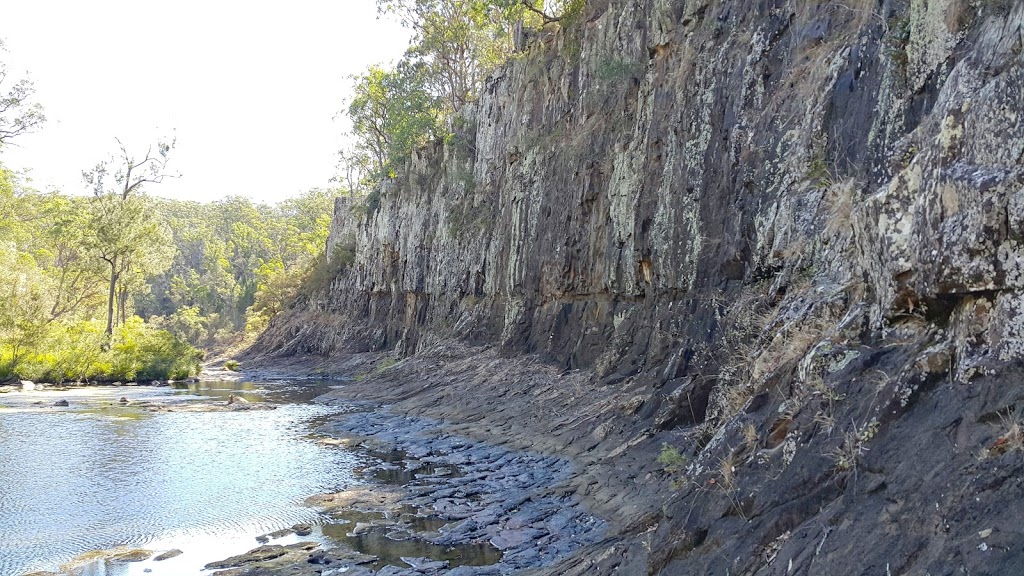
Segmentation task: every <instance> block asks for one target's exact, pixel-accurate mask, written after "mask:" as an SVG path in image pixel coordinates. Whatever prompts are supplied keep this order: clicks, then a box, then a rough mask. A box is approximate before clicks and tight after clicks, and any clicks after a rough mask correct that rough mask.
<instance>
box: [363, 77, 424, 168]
mask: <svg viewBox="0 0 1024 576" xmlns="http://www.w3.org/2000/svg"><path fill="white" fill-rule="evenodd" d="M425 78H426V76H425V74H424V67H423V66H419V65H415V64H410V63H408V62H403V63H401V64H400V65H399V66H398V67H396V68H395V69H394V70H385V69H383V68H381V67H378V66H371V67H370V68H369V69H368V70H367V71H366V73H365V74H363V75H361V76H358V77H356V83H355V86H354V89H353V92H354V96H353V98H352V102H351V103H350V104H349V106H348V115H349V117H350V118H351V119H352V130H353V132H354V133H355V134H356V135H357V146H358V147H360V148H362V149H363V150H364V151H365V152H366V153H367V154H369V155H370V156H372V157H373V159H374V163H375V169H376V176H378V177H385V176H394V170H395V168H396V166H397V165H398V164H400V163H401V162H403V161H404V160H406V159H407V158H408V157H409V154H411V153H412V151H413V150H414V149H415V148H416V147H417V146H421V145H423V144H424V143H426V142H427V141H428V140H430V139H432V138H435V137H437V136H438V135H439V134H440V132H441V128H440V108H439V101H438V98H437V97H435V96H433V95H432V94H431V92H430V91H429V90H428V88H427V86H426V83H425Z"/></svg>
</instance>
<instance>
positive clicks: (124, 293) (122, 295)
mask: <svg viewBox="0 0 1024 576" xmlns="http://www.w3.org/2000/svg"><path fill="white" fill-rule="evenodd" d="M127 306H128V289H127V288H125V287H123V286H122V287H121V289H120V290H118V291H117V325H118V326H124V323H125V320H127V318H128V316H127V315H126V314H125V308H127Z"/></svg>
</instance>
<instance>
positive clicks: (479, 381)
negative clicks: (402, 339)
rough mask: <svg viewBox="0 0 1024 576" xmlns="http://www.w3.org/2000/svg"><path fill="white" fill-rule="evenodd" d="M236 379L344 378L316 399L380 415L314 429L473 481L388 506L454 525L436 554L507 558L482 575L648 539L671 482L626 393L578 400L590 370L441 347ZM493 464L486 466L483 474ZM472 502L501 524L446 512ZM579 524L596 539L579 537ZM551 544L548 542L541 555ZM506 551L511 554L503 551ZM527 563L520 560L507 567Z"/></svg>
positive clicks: (263, 366)
mask: <svg viewBox="0 0 1024 576" xmlns="http://www.w3.org/2000/svg"><path fill="white" fill-rule="evenodd" d="M246 373H247V374H248V375H251V376H254V377H259V378H273V377H275V376H276V377H283V376H285V375H286V374H291V375H293V376H302V375H306V376H309V377H314V376H323V375H325V374H326V375H330V376H333V377H336V378H339V379H343V380H344V382H345V384H344V385H343V386H341V387H339V388H337V389H335V390H334V391H332V392H331V393H329V394H328V395H326V396H324V397H322V398H320V399H319V401H321V402H325V403H352V402H358V403H365V404H368V405H377V404H380V405H384V406H386V408H385V409H384V410H383V411H382V410H375V411H372V412H365V413H359V414H350V415H345V416H342V417H341V418H338V419H335V420H334V421H332V422H331V423H330V424H328V425H326V426H325V427H324V431H325V432H326V433H328V434H330V435H331V436H334V437H338V438H341V439H343V440H344V441H345V442H347V443H354V444H358V445H362V446H364V447H367V448H370V449H373V450H374V452H375V453H377V454H387V453H393V452H395V451H399V452H405V453H406V454H407V458H408V460H406V459H403V463H401V464H400V468H401V470H404V471H405V472H408V471H409V470H410V468H412V469H413V470H414V469H415V468H414V467H415V466H419V465H422V464H423V463H424V462H427V463H430V464H431V465H432V466H438V465H439V466H442V467H448V466H454V467H459V468H463V467H465V466H466V463H467V462H469V463H472V466H473V467H471V468H468V469H463V470H462V473H463V475H464V476H463V477H464V478H465V477H470V476H472V478H473V482H481V483H482V484H481V485H480V486H473V487H472V488H471V489H467V488H466V487H465V486H463V483H464V482H466V480H463V479H461V478H438V479H437V481H436V482H430V484H429V485H428V486H426V487H422V488H419V489H417V490H416V491H413V492H411V493H409V494H407V495H404V496H403V498H402V500H401V502H402V503H403V504H411V505H414V506H417V507H420V508H421V509H423V508H426V509H432V510H433V511H435V512H441V513H444V512H455V513H456V516H455V517H454V519H457V520H459V522H460V523H459V524H457V525H456V527H455V528H454V530H453V529H451V528H449V529H448V531H447V532H446V533H444V535H443V537H442V538H441V539H437V538H435V539H434V541H436V542H439V543H448V542H465V541H488V542H491V543H494V544H496V545H499V547H502V546H506V548H505V550H504V551H505V557H504V558H506V559H507V560H504V562H505V564H503V565H502V566H500V567H498V570H499V572H495V573H507V572H508V571H510V570H511V571H516V570H527V569H528V570H530V573H531V574H533V573H537V574H561V573H563V571H564V570H566V569H567V568H566V567H567V566H569V565H574V566H575V567H576V568H575V569H577V570H580V571H581V572H580V573H586V570H587V569H589V567H590V566H592V565H595V564H596V563H600V562H602V561H603V558H604V557H606V556H609V555H611V554H612V553H614V551H615V549H616V548H615V545H616V542H618V541H619V540H622V539H625V538H628V537H630V536H632V535H636V534H641V533H643V532H644V531H645V530H648V529H649V528H650V527H651V524H652V522H651V518H652V517H654V515H656V514H657V513H658V512H659V510H660V509H661V507H662V504H663V503H664V502H666V501H668V500H670V499H672V498H673V494H674V491H673V490H671V488H670V483H671V479H670V478H668V476H667V475H666V474H664V473H663V472H662V471H661V467H660V466H659V465H658V464H657V463H656V458H657V448H658V447H657V446H655V445H654V444H653V443H652V442H647V443H646V444H645V443H644V441H645V440H649V439H650V436H651V433H650V432H649V431H647V430H645V429H643V428H640V427H638V425H637V424H635V423H636V422H637V421H638V420H637V419H636V418H634V417H633V416H634V413H635V411H636V409H637V408H638V407H639V404H638V401H637V398H638V397H639V396H638V393H637V391H630V390H628V389H622V388H619V389H615V390H608V393H606V394H604V393H603V394H600V395H598V394H593V393H588V390H590V388H589V384H588V383H589V381H590V378H591V377H592V376H591V374H590V373H589V372H585V371H569V372H566V371H563V370H560V369H558V368H557V367H554V366H552V365H550V364H546V363H544V362H542V361H541V359H539V358H537V357H532V356H526V357H515V358H508V357H503V356H502V355H501V354H500V353H499V352H498V351H497V350H496V349H491V348H478V347H472V346H468V345H465V344H462V343H457V342H446V343H445V344H444V345H442V346H437V347H435V348H432V349H430V350H426V351H422V352H421V353H419V354H417V355H415V356H413V357H409V358H405V359H403V360H401V361H396V360H394V359H393V358H391V357H390V356H388V355H383V354H372V353H364V354H349V355H337V356H333V357H316V356H313V357H290V358H275V359H274V360H273V361H272V362H271V361H265V360H264V361H261V360H251V361H249V362H248V363H247V364H246ZM591 392H592V391H591ZM499 454H500V455H513V454H514V455H517V456H514V457H513V458H521V459H522V460H521V461H517V462H516V463H514V464H513V465H512V468H511V469H512V470H518V472H516V473H515V474H512V475H511V476H510V472H509V470H508V469H507V468H508V463H507V462H505V461H504V460H503V456H495V455H499ZM494 465H497V466H498V468H497V469H493V468H488V466H494ZM467 470H468V471H469V473H468V474H467ZM521 474H526V475H527V477H529V478H530V479H531V480H529V481H527V484H526V485H525V486H520V487H516V486H504V487H499V486H490V484H492V483H493V482H494V481H495V480H494V479H502V480H503V479H504V478H506V477H512V478H515V477H517V476H519V475H521ZM523 480H524V481H526V477H524V478H523ZM531 482H532V483H531ZM482 493H484V494H490V495H491V496H488V498H497V499H499V500H500V499H502V498H504V499H506V500H504V502H505V503H506V507H505V509H504V512H505V513H506V514H505V515H504V516H501V515H500V514H499V515H495V508H494V506H496V507H497V509H498V510H501V509H502V505H499V504H496V503H495V502H494V501H490V503H491V504H494V506H492V507H491V508H488V506H483V507H481V505H480V503H479V502H473V501H467V500H465V499H463V500H462V501H459V502H458V503H455V504H452V503H451V502H449V499H450V497H451V496H457V497H458V496H465V495H467V494H468V495H470V496H473V497H475V498H479V497H480V494H482ZM517 497H518V498H520V499H521V498H523V497H525V498H526V499H525V500H524V501H523V502H529V506H528V507H527V508H528V511H527V512H525V513H523V511H522V509H521V508H522V506H521V505H522V502H520V503H519V505H517V504H516V503H515V499H516V498H517ZM509 502H511V503H512V506H511V507H510V508H509V507H507V504H508V503H509ZM485 510H486V511H485ZM508 512H511V513H508ZM459 514H462V515H465V516H464V517H459ZM517 514H519V515H517ZM481 515H482V516H481ZM534 516H536V517H535V518H534ZM523 518H526V519H527V520H529V521H528V522H524V521H523V520H522V519H523ZM549 518H555V519H556V520H555V522H556V523H559V522H561V521H562V520H565V522H566V525H565V526H564V527H563V528H565V527H568V532H571V531H573V530H580V531H582V535H581V534H568V533H567V534H562V533H561V531H556V533H554V534H553V533H552V532H550V531H549V530H548V528H549V527H548V525H547V524H548V522H550V520H549ZM591 523H592V524H593V525H594V526H600V528H599V529H596V528H587V526H588V525H589V524H591ZM469 527H473V528H469ZM545 530H548V531H545ZM467 537H468V538H469V540H466V538H467ZM552 539H554V540H557V541H558V544H556V545H555V546H554V548H551V547H550V542H551V540H552ZM510 542H514V543H515V545H514V546H511V547H508V545H509V543H510ZM599 542H601V543H603V544H602V545H600V546H599V545H598V543H599ZM526 557H529V558H530V561H529V562H519V561H517V558H526ZM638 569H639V568H638ZM387 573H389V574H390V573H391V572H387ZM395 573H396V574H397V573H401V572H395ZM409 573H413V572H409ZM459 573H463V572H459ZM464 573H466V574H470V573H483V574H486V573H490V572H486V571H483V572H472V571H468V570H467V571H466V572H464Z"/></svg>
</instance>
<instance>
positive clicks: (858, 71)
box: [262, 0, 1024, 574]
mask: <svg viewBox="0 0 1024 576" xmlns="http://www.w3.org/2000/svg"><path fill="white" fill-rule="evenodd" d="M1022 52H1024V2H1020V1H1012V0H995V1H986V2H982V1H978V0H899V1H896V0H881V1H873V0H845V1H831V2H812V1H800V0H774V1H773V0H764V1H756V2H746V1H739V0H651V1H646V2H642V1H627V0H590V1H589V2H588V3H587V8H586V11H585V15H584V17H583V18H582V19H581V21H580V22H577V23H575V24H573V25H571V26H568V27H567V28H566V29H565V30H563V31H561V32H559V33H557V34H553V35H546V36H544V37H543V38H540V39H537V40H535V41H534V43H533V44H531V46H530V47H529V49H528V50H527V52H526V53H524V54H522V55H520V56H519V57H517V58H516V59H514V60H513V61H512V62H511V63H509V64H508V65H507V66H506V67H505V68H503V69H502V70H501V71H500V72H499V73H498V74H497V75H496V76H495V77H494V78H492V79H491V80H489V81H488V83H487V86H486V89H485V90H484V91H483V94H482V96H481V98H480V100H479V102H477V103H476V104H475V105H474V106H473V107H472V108H471V109H467V110H465V111H464V112H463V114H462V116H461V117H460V118H458V119H456V121H455V122H454V123H453V132H454V136H453V137H452V138H451V139H450V140H449V141H448V142H447V143H444V144H441V143H437V144H434V145H433V146H431V147H428V148H426V149H422V150H419V151H417V152H416V154H415V155H414V158H413V160H412V161H411V162H410V163H409V165H408V166H406V167H405V169H404V170H403V171H402V172H401V173H400V174H399V176H398V177H397V178H395V179H393V180H391V181H388V182H385V183H383V184H381V186H380V188H379V190H378V192H379V205H377V206H375V207H372V209H366V207H363V206H361V205H360V206H355V205H352V204H351V203H350V202H349V201H348V200H347V199H339V201H338V204H337V206H336V213H335V219H334V223H333V228H332V234H331V239H330V249H331V251H332V252H336V251H338V250H343V251H348V252H349V253H350V254H351V255H352V263H351V265H349V266H348V267H347V268H346V269H345V271H344V272H342V273H341V274H339V276H338V278H337V279H336V280H335V282H334V283H333V285H332V286H331V289H330V290H329V292H328V293H326V294H322V295H321V296H320V297H318V298H317V299H315V300H313V301H310V302H307V303H304V304H303V305H302V306H301V307H300V308H298V309H296V310H293V311H292V312H291V313H290V314H288V315H286V316H285V317H283V318H280V319H278V320H277V321H275V323H274V324H273V325H272V326H271V328H270V329H269V330H268V332H267V333H266V334H265V335H264V338H263V343H262V345H263V346H265V347H270V348H273V349H274V350H275V351H276V352H277V353H280V354H300V353H318V354H332V353H340V352H351V351H365V350H394V351H396V352H397V353H398V354H400V355H409V354H413V353H415V352H417V351H420V350H426V349H428V348H431V347H432V346H435V345H437V344H439V343H443V342H445V341H448V340H450V339H460V340H465V341H467V342H469V343H471V344H482V345H496V346H498V347H499V348H500V349H501V351H502V353H503V354H506V355H520V354H539V355H541V356H542V357H544V358H546V359H548V360H549V361H551V362H552V363H555V364H557V365H560V366H562V367H564V368H566V369H575V368H584V369H587V370H589V374H590V376H589V382H590V388H589V390H590V392H589V394H591V395H602V394H603V395H607V396H608V397H609V398H618V397H619V396H626V397H628V400H626V401H623V402H622V403H621V404H616V403H615V402H609V403H608V404H609V406H608V407H607V408H602V410H603V411H602V412H601V413H600V414H599V415H596V416H591V415H589V414H588V416H587V417H586V418H587V419H585V420H583V421H582V423H581V424H579V425H580V426H583V425H584V424H585V425H587V426H590V428H591V429H592V430H593V431H594V434H595V435H596V436H595V437H596V438H598V440H596V441H595V444H594V445H593V446H589V447H588V448H587V451H591V450H592V451H593V454H594V455H595V456H594V458H597V457H598V456H596V455H598V454H600V455H603V456H601V457H603V458H607V460H608V462H609V464H608V466H610V467H611V468H610V469H616V468H615V467H616V466H619V465H620V463H621V462H624V461H625V460H622V459H623V458H626V459H628V462H629V466H631V467H633V469H635V471H636V474H638V475H641V476H642V477H644V478H647V479H648V480H647V481H648V482H654V483H657V482H662V483H663V484H664V486H663V495H664V498H665V499H666V500H665V502H664V504H663V506H662V508H661V510H662V512H661V513H660V514H659V515H655V516H652V517H650V518H647V517H645V518H644V519H643V522H640V521H639V520H637V519H634V520H637V522H639V523H638V524H636V525H637V526H639V528H636V529H635V533H629V534H625V535H623V539H622V540H621V541H617V542H615V543H609V544H607V546H606V547H605V548H603V549H599V550H597V549H595V551H594V556H593V557H591V558H587V559H580V558H577V559H576V560H574V561H572V562H568V563H566V564H565V565H562V566H560V567H559V568H557V569H556V570H555V571H554V572H552V573H564V574H598V573H612V572H613V571H615V570H620V572H621V571H624V572H621V573H645V572H646V573H664V574H689V573H715V574H719V573H726V570H728V571H729V572H728V573H731V574H755V573H756V574H774V573H778V574H782V573H808V574H841V573H849V574H855V573H861V569H862V571H863V573H872V574H876V573H877V574H883V573H892V574H897V573H901V574H917V573H925V572H928V573H932V574H939V573H942V574H945V573H990V574H1000V573H1007V574H1008V573H1014V572H1013V567H1014V566H1016V567H1018V568H1019V566H1020V565H1021V562H1024V558H1022V557H1021V556H1020V553H1019V552H1014V550H1017V551H1019V550H1020V549H1022V548H1021V546H1020V544H1024V533H1022V532H1021V530H1020V529H1019V528H1018V527H1015V526H1016V525H1015V524H1014V521H1013V518H1014V517H1015V515H1017V514H1019V513H1024V511H1022V510H1020V509H1019V504H1017V502H1019V501H1020V498H1019V496H1020V484H1019V482H1017V483H1016V484H1014V483H1013V481H1012V480H1011V479H1012V478H1013V477H1014V475H1015V474H1017V473H1018V472H1020V470H1021V462H1020V456H1019V454H1020V451H1019V450H1024V449H1022V448H1020V447H1021V446H1024V436H1022V435H1021V434H1020V433H1019V432H1016V433H1015V432H1013V430H1018V431H1019V429H1020V425H1019V423H1018V425H1017V427H1016V428H1014V422H1016V421H1017V420H1015V419H1016V418H1018V416H1017V414H1018V413H1019V412H1020V409H1021V408H1024V387H1022V386H1021V382H1022V380H1021V374H1024V370H1021V366H1022V358H1024V66H1022V65H1024V56H1022ZM577 385H578V382H577ZM570 409H571V407H570ZM591 418H592V419H591ZM599 430H600V434H598V431H599ZM664 444H667V445H669V446H670V447H675V448H676V449H678V450H679V451H680V453H681V455H682V456H684V457H685V458H686V459H687V460H686V469H685V471H682V472H669V471H666V470H664V469H663V468H664V467H662V466H660V465H659V464H657V463H656V461H655V456H656V455H657V454H658V452H659V450H660V447H661V446H662V445H664ZM1007 446H1010V448H1008V447H1007ZM1013 454H1016V456H1013ZM1001 458H1003V459H1001ZM606 472H607V471H606ZM607 473H609V474H612V475H613V476H614V474H615V473H613V472H607ZM623 474H624V473H623ZM623 477H625V476H623ZM617 478H618V477H617ZM629 478H633V477H632V476H629ZM652 478H653V479H652ZM619 480H622V478H619ZM622 481H625V480H622ZM629 481H630V482H632V481H633V480H629ZM637 482H639V481H637ZM659 485H660V484H659ZM670 485H671V486H672V487H671V488H670V487H669V486H670ZM680 486H682V487H680ZM639 490H640V491H641V492H644V491H645V490H646V491H648V492H644V493H645V494H648V497H650V494H651V492H649V490H650V488H649V487H646V488H641V489H639ZM850 526H855V527H856V529H855V530H854V529H849V527H850ZM993 527H994V530H995V532H993V531H992V530H993ZM645 530H647V532H645ZM843 530H845V531H843ZM986 531H987V532H986ZM979 533H984V534H989V535H991V534H993V533H995V534H996V535H997V536H996V537H993V538H996V539H997V540H998V541H999V542H1000V543H999V544H998V545H997V544H996V543H995V541H992V542H989V541H979V540H978V538H979V536H978V534H979ZM1000 539H1001V540H1000ZM983 545H984V546H983ZM992 551H997V552H998V554H996V555H993V554H988V552H992ZM855 560H863V563H862V564H861V565H858V564H857V562H856V561H855ZM794 566H795V568H794ZM855 568H857V569H855ZM633 570H639V571H633ZM958 571H959V572H958Z"/></svg>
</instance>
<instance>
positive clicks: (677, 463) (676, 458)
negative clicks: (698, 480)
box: [657, 442, 689, 489]
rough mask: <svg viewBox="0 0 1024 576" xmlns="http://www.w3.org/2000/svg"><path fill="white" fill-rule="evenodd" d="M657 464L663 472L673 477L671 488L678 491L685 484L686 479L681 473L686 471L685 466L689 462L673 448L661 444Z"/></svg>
mask: <svg viewBox="0 0 1024 576" xmlns="http://www.w3.org/2000/svg"><path fill="white" fill-rule="evenodd" d="M657 462H658V464H660V465H661V467H662V469H663V470H664V471H665V472H667V473H669V474H670V475H672V476H673V480H672V486H673V488H676V489H679V488H681V487H682V486H684V485H685V484H686V477H685V476H683V472H684V471H685V470H686V465H687V464H688V463H689V460H687V458H686V456H683V455H682V454H681V453H680V452H679V450H678V449H677V448H676V447H675V446H672V445H670V444H668V443H667V442H666V443H663V444H662V445H661V452H660V453H659V454H658V458H657Z"/></svg>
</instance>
